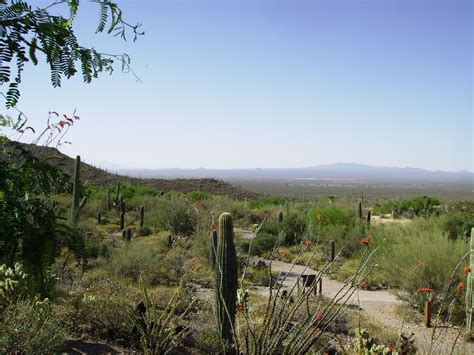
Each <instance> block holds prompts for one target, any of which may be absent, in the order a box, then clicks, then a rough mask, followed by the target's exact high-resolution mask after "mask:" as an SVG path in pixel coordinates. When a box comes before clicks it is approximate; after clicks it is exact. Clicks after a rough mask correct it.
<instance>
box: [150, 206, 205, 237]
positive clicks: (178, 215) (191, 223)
mask: <svg viewBox="0 0 474 355" xmlns="http://www.w3.org/2000/svg"><path fill="white" fill-rule="evenodd" d="M157 207H158V210H156V211H153V213H154V214H155V218H156V220H157V224H158V227H159V228H161V229H163V230H169V231H170V232H171V233H172V234H173V235H185V236H187V235H191V234H192V233H193V232H194V230H195V227H196V212H195V211H194V210H193V209H192V208H191V206H189V204H188V203H187V201H186V200H184V199H182V198H173V199H171V200H166V199H162V200H160V204H159V206H157Z"/></svg>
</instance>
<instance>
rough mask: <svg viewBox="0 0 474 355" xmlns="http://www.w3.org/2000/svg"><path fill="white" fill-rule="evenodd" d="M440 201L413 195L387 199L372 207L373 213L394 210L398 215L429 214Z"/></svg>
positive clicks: (385, 212) (384, 212)
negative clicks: (407, 197) (399, 198)
mask: <svg viewBox="0 0 474 355" xmlns="http://www.w3.org/2000/svg"><path fill="white" fill-rule="evenodd" d="M440 204H441V201H440V200H439V199H437V198H435V197H429V196H415V197H413V198H410V199H405V200H389V201H385V202H379V203H377V204H375V206H374V208H373V212H374V214H388V213H391V212H392V211H396V212H397V213H398V215H402V216H405V217H410V218H412V217H415V216H418V217H420V216H425V217H427V216H430V215H431V214H433V213H434V212H436V206H439V205H440Z"/></svg>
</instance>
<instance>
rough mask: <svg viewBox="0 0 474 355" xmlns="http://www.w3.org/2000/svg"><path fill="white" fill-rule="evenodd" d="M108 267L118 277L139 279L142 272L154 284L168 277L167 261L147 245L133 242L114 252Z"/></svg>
mask: <svg viewBox="0 0 474 355" xmlns="http://www.w3.org/2000/svg"><path fill="white" fill-rule="evenodd" d="M107 269H108V270H109V272H110V273H111V274H112V275H115V276H117V277H127V278H131V279H132V280H133V281H134V282H136V281H138V277H139V275H140V273H141V272H143V275H144V276H145V277H146V278H147V280H148V282H150V283H152V284H154V283H157V282H158V281H159V280H160V279H162V278H166V275H167V274H168V271H166V270H165V261H164V260H163V259H161V260H160V258H159V257H158V256H157V255H156V253H155V252H154V251H153V250H152V249H151V248H150V247H148V246H147V245H141V244H137V243H131V244H129V245H127V246H125V247H123V248H120V249H116V250H114V251H113V252H112V254H111V258H110V260H109V262H108V264H107Z"/></svg>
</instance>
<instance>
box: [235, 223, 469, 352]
mask: <svg viewBox="0 0 474 355" xmlns="http://www.w3.org/2000/svg"><path fill="white" fill-rule="evenodd" d="M240 234H241V235H242V236H243V238H246V239H250V238H252V237H253V233H252V232H250V231H241V232H240ZM259 260H262V261H264V262H265V263H267V264H268V263H269V260H265V259H261V258H257V257H254V258H251V260H250V262H251V263H257V262H258V261H259ZM271 267H272V271H275V272H279V273H280V279H281V280H282V279H283V276H284V275H285V274H286V278H284V281H283V287H285V288H291V287H293V286H294V285H295V284H296V282H297V279H298V276H299V275H300V274H302V273H304V274H317V271H316V270H313V269H311V268H306V267H305V266H303V265H293V264H289V263H285V262H282V261H279V260H273V261H272V263H271ZM343 286H344V284H343V283H341V282H339V281H336V280H332V279H330V278H328V277H326V276H323V278H322V294H323V296H325V297H328V298H333V297H334V296H336V294H337V293H338V292H339V290H340V289H341V288H342V287H343ZM257 290H258V291H259V292H260V293H261V294H262V295H266V294H268V287H258V288H257ZM344 300H345V299H343V300H341V302H343V301H344ZM347 301H348V302H349V303H351V304H354V305H359V306H360V308H361V309H362V311H363V312H364V313H365V314H366V315H367V316H368V317H369V318H371V319H373V320H374V321H376V322H377V323H379V324H381V325H383V326H384V327H387V328H391V329H392V330H394V331H395V332H397V333H398V332H399V331H400V329H402V323H403V333H404V334H410V333H414V334H415V342H416V345H417V346H418V349H419V350H420V351H421V352H422V353H427V352H428V351H429V349H430V344H431V337H432V332H433V330H432V328H426V327H425V326H424V325H423V324H422V323H414V322H408V321H405V322H403V319H402V317H400V315H399V314H398V312H397V311H396V308H397V306H400V305H403V302H402V301H401V300H399V299H398V298H397V297H396V296H395V295H394V294H393V293H391V292H389V291H386V290H377V291H366V290H357V291H356V292H355V293H354V294H353V295H352V297H350V298H349V299H348V300H347ZM432 322H434V320H433V321H432ZM457 335H458V330H457V329H453V328H443V329H438V330H437V332H436V336H437V338H438V341H436V342H434V344H437V346H436V347H435V348H434V349H435V350H434V351H433V352H434V353H438V354H446V353H447V354H449V353H450V352H451V348H452V344H453V343H454V341H455V339H456V337H457ZM454 353H455V354H474V344H473V343H468V342H465V341H463V339H462V337H460V338H459V339H458V341H457V345H456V350H455V352H454Z"/></svg>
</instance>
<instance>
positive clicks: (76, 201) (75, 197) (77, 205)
mask: <svg viewBox="0 0 474 355" xmlns="http://www.w3.org/2000/svg"><path fill="white" fill-rule="evenodd" d="M80 176H81V157H80V156H79V155H78V156H77V157H76V166H75V168H74V184H73V188H72V212H71V215H72V216H71V217H72V218H71V220H72V226H73V227H77V224H78V223H79V213H80V212H81V210H82V209H83V208H84V205H85V204H86V203H87V197H83V198H82V200H81V180H80Z"/></svg>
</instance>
